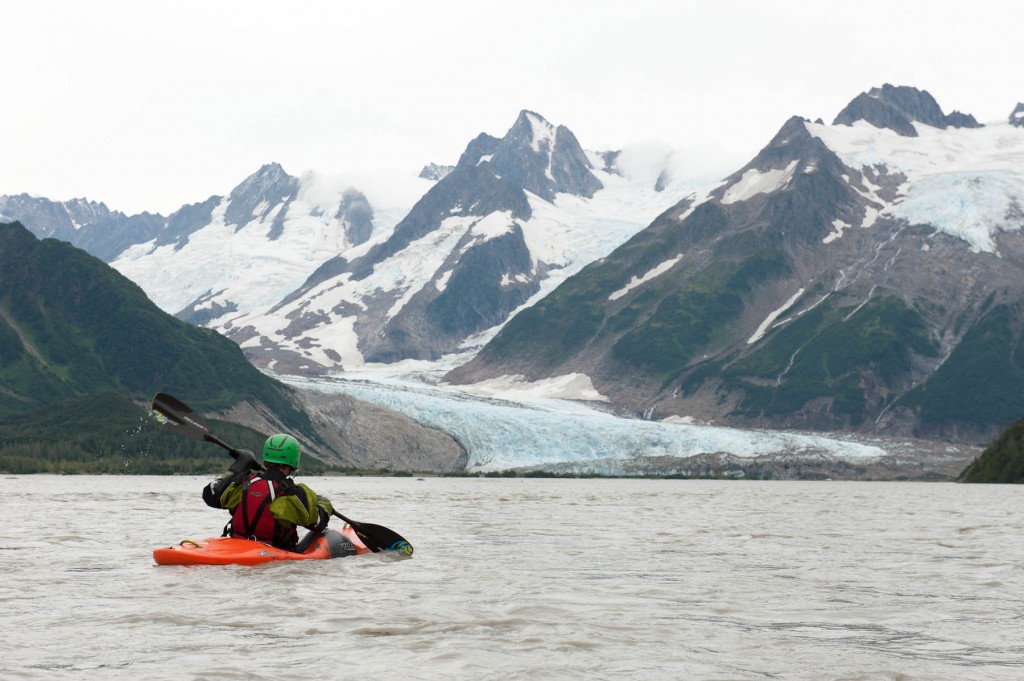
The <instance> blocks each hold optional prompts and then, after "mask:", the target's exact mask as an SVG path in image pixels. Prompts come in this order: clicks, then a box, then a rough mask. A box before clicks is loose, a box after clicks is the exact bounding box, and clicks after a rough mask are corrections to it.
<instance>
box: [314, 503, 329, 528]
mask: <svg viewBox="0 0 1024 681" xmlns="http://www.w3.org/2000/svg"><path fill="white" fill-rule="evenodd" d="M316 510H317V512H318V513H319V514H320V520H319V521H317V523H316V525H314V526H313V527H312V528H311V529H312V530H313V531H314V532H323V531H324V530H326V529H327V523H329V522H330V521H331V514H330V513H328V512H327V511H325V510H324V508H323V506H317V508H316Z"/></svg>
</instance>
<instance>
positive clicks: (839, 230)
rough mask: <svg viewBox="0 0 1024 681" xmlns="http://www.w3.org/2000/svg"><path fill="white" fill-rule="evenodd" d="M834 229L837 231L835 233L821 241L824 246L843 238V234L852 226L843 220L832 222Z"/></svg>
mask: <svg viewBox="0 0 1024 681" xmlns="http://www.w3.org/2000/svg"><path fill="white" fill-rule="evenodd" d="M832 227H833V228H834V229H835V231H834V232H830V233H829V234H828V236H826V237H825V238H824V239H822V240H821V243H823V244H830V243H832V242H833V241H835V240H836V239H842V238H843V232H844V231H845V230H847V229H849V228H850V225H848V224H846V223H845V222H843V221H842V220H839V219H835V220H833V221H832Z"/></svg>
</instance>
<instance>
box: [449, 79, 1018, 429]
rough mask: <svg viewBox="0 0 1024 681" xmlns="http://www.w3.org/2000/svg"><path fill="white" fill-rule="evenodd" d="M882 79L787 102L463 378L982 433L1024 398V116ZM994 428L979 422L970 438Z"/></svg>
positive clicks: (802, 420)
mask: <svg viewBox="0 0 1024 681" xmlns="http://www.w3.org/2000/svg"><path fill="white" fill-rule="evenodd" d="M1020 108H1021V107H1019V106H1018V108H1017V109H1016V110H1015V111H1014V113H1013V114H1011V116H1010V118H1009V119H1008V120H1007V121H1001V122H995V123H990V124H987V125H984V126H981V125H979V124H978V123H977V122H976V121H975V120H974V119H973V117H971V116H968V115H966V114H960V113H956V112H954V113H953V114H949V115H945V114H943V113H942V111H941V109H940V108H939V106H938V104H937V103H936V102H935V100H934V99H933V98H932V97H931V96H930V95H929V94H928V93H926V92H922V91H920V90H916V89H914V88H907V87H893V86H885V87H883V88H876V89H874V90H871V91H870V92H868V93H864V94H862V95H860V96H858V97H857V98H856V99H854V100H853V101H852V102H851V103H850V105H849V106H848V107H847V108H846V109H844V111H843V112H841V113H840V114H839V116H837V118H836V120H835V121H834V122H833V124H832V125H824V124H821V123H811V122H809V121H808V120H805V119H802V118H793V119H791V120H789V121H788V122H787V123H786V124H785V125H784V126H783V127H782V129H781V130H780V131H779V133H778V134H777V135H776V137H775V138H774V139H773V140H772V141H771V142H770V143H769V144H768V146H766V147H765V148H764V149H763V150H762V151H761V152H760V153H759V154H758V156H757V157H756V158H755V159H753V160H752V161H751V162H750V163H749V164H748V165H747V166H745V167H744V168H741V169H740V170H739V171H738V172H736V173H735V174H733V175H731V176H729V177H728V178H726V179H725V180H724V181H723V182H722V183H720V184H718V185H716V186H712V187H708V188H706V189H704V190H701V191H698V192H696V193H695V194H693V195H691V196H689V197H687V198H686V199H685V200H683V201H681V202H680V203H678V204H677V205H676V206H674V207H673V208H671V209H670V210H668V211H666V212H665V213H664V214H662V215H661V216H660V217H658V219H656V220H655V221H654V222H653V223H652V224H651V225H650V226H649V227H648V228H646V229H645V230H643V231H641V232H640V233H638V234H637V235H636V236H635V237H633V238H632V239H630V240H629V241H628V242H626V243H625V244H623V245H622V246H621V247H619V248H617V249H616V250H615V251H614V252H612V253H610V254H609V255H608V256H607V257H604V258H601V259H598V260H596V261H595V262H593V263H592V264H590V265H589V266H588V267H586V268H584V269H583V270H582V271H581V272H580V273H579V274H577V275H576V276H574V277H572V278H570V279H569V280H567V281H566V282H565V283H564V284H563V285H562V286H561V287H560V288H559V289H558V290H556V291H555V292H554V293H552V294H551V295H550V296H548V297H546V298H545V299H543V300H541V301H539V302H538V303H537V304H535V305H533V306H532V307H531V308H530V309H528V310H526V311H524V312H523V313H521V314H519V315H517V316H516V317H515V318H513V319H512V320H511V321H510V323H509V324H507V325H506V326H505V327H504V328H503V329H502V331H501V332H500V333H499V334H498V335H497V336H496V337H495V338H494V339H493V340H492V341H491V342H490V343H489V344H488V345H487V346H486V347H485V348H484V349H483V350H482V351H481V352H480V353H479V354H478V355H477V356H476V358H475V359H473V360H472V361H471V362H469V363H468V364H466V365H464V366H462V367H460V368H458V369H456V370H455V371H453V372H452V373H450V374H449V376H448V380H450V381H454V382H459V383H472V382H476V381H481V380H496V379H501V378H502V377H504V380H511V379H513V378H517V380H520V381H536V380H542V379H550V378H552V377H558V376H567V375H573V374H578V375H580V376H581V378H582V377H583V376H585V377H586V378H589V380H590V381H592V385H593V386H594V388H595V389H596V390H597V391H598V393H599V394H600V395H601V396H602V397H603V398H604V399H606V400H609V401H610V402H611V403H612V404H613V405H616V406H618V407H620V408H627V409H629V410H631V411H633V412H634V413H636V414H643V415H645V416H647V417H649V418H656V419H662V418H686V419H693V420H696V421H702V422H714V423H718V424H729V425H739V426H747V427H749V426H769V427H794V428H806V429H812V430H836V429H844V430H851V429H852V430H860V431H867V432H872V433H880V434H881V433H886V434H898V435H902V436H910V435H917V436H922V435H923V436H929V437H944V438H950V439H972V438H978V439H982V438H985V437H989V436H991V435H992V434H993V433H994V432H996V431H997V430H998V428H999V425H1000V423H1003V422H1006V421H1008V420H1012V419H1015V418H1017V417H1018V416H1019V415H1020V413H1022V412H1024V351H1020V350H1019V349H1018V347H1019V342H1020V340H1021V338H1022V337H1024V234H1022V232H1021V227H1022V226H1024V210H1022V206H1024V129H1022V128H1021V127H1019V121H1020V119H1021V114H1020ZM974 441H976V440H974Z"/></svg>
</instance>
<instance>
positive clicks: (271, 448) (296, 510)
mask: <svg viewBox="0 0 1024 681" xmlns="http://www.w3.org/2000/svg"><path fill="white" fill-rule="evenodd" d="M235 452H237V457H236V458H235V461H234V463H233V464H231V467H230V468H229V469H228V472H227V473H226V474H224V475H223V476H221V477H220V478H218V479H217V480H214V481H213V482H211V483H210V484H208V485H206V487H204V488H203V501H205V502H206V505H207V506H212V507H213V508H224V509H227V510H228V511H231V521H230V522H228V524H227V526H225V528H224V536H225V537H227V536H231V537H236V538H242V539H255V540H257V541H260V542H263V543H265V544H271V545H273V546H276V547H277V548H281V549H286V550H289V551H295V550H299V549H300V547H299V546H298V544H299V536H298V531H297V529H296V528H297V526H299V525H302V526H303V527H306V528H309V529H310V530H311V534H310V535H308V536H309V537H311V538H312V537H315V536H318V535H319V534H320V533H322V532H323V531H324V530H325V529H327V522H328V521H329V520H330V519H331V513H332V512H333V511H334V507H333V506H332V505H331V502H330V501H329V500H328V499H327V498H325V497H321V496H318V495H317V493H316V492H314V491H313V490H311V489H310V488H309V487H307V486H306V485H303V484H302V483H295V482H294V481H293V480H292V479H291V476H292V475H293V474H294V473H295V471H296V470H298V468H299V442H298V440H296V439H295V438H294V437H292V436H291V435H286V434H284V433H279V434H277V435H271V436H270V437H268V438H267V441H266V442H265V443H264V444H263V464H264V466H263V467H261V466H260V465H259V463H258V462H257V461H256V457H255V455H254V454H253V453H252V452H251V451H250V450H248V449H239V450H235Z"/></svg>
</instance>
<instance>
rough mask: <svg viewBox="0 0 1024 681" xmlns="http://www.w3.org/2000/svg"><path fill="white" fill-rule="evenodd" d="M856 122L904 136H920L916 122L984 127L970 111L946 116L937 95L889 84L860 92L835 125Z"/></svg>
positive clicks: (932, 124)
mask: <svg viewBox="0 0 1024 681" xmlns="http://www.w3.org/2000/svg"><path fill="white" fill-rule="evenodd" d="M857 121H865V122H867V123H870V124H871V125H873V126H875V127H876V128H888V129H890V130H892V131H894V132H896V133H897V134H899V135H902V136H904V137H917V130H916V129H915V128H914V123H915V122H917V123H924V124H925V125H930V126H932V127H934V128H941V129H945V128H948V127H954V128H976V127H981V126H980V124H979V123H978V122H977V121H976V120H975V119H974V116H971V115H970V114H964V113H961V112H959V111H954V112H953V113H952V114H950V115H948V116H947V115H945V114H944V113H942V108H941V107H940V106H939V104H938V102H936V101H935V98H934V97H932V96H931V94H929V93H928V92H927V91H925V90H919V89H917V88H914V87H907V86H902V85H901V86H896V85H891V84H889V83H886V84H885V85H883V86H882V87H880V88H878V87H876V88H871V90H869V91H868V92H862V93H861V94H859V95H857V96H856V97H855V98H854V99H853V101H851V102H850V103H849V104H847V105H846V108H844V109H843V110H842V111H840V112H839V115H838V116H836V119H835V121H833V123H832V124H833V125H853V124H854V123H855V122H857Z"/></svg>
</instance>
